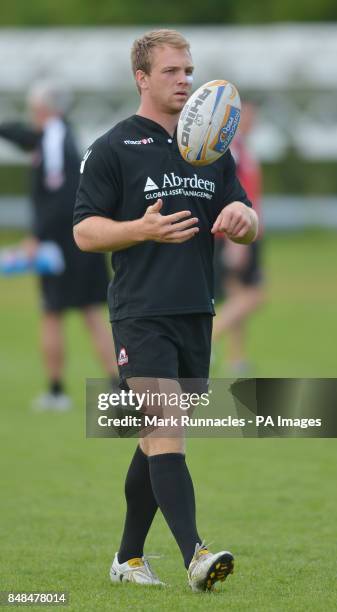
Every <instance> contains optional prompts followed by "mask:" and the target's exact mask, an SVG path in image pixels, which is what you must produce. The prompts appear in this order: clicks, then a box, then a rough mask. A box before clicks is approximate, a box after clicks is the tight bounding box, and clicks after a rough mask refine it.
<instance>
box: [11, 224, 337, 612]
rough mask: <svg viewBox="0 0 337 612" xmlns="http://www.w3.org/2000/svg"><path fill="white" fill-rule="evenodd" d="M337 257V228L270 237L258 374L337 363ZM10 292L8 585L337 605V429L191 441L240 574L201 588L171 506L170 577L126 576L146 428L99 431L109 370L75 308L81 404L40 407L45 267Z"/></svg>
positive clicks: (108, 596) (101, 604)
mask: <svg viewBox="0 0 337 612" xmlns="http://www.w3.org/2000/svg"><path fill="white" fill-rule="evenodd" d="M6 239H8V237H7V238H5V239H4V240H6ZM336 256H337V241H336V237H335V235H334V234H333V233H331V234H330V233H320V232H314V233H308V234H301V235H298V234H294V235H291V236H287V237H285V236H274V237H270V238H269V239H268V241H267V244H266V253H265V259H266V273H267V278H268V303H267V304H266V306H265V308H264V310H261V312H260V313H259V314H258V315H257V316H256V317H255V318H254V320H253V321H252V322H251V324H250V326H249V347H250V357H251V360H252V361H253V362H254V363H255V364H256V369H257V374H258V375H259V376H301V377H302V376H303V377H304V376H320V377H326V376H328V377H329V376H335V375H336V365H335V364H336V349H335V345H336V314H335V313H336V307H337V287H336V283H335V265H336V263H335V262H336V259H337V257H336ZM0 292H1V329H0V335H1V348H0V350H1V399H2V407H1V408H2V418H1V432H0V444H1V510H0V513H1V524H0V530H1V532H0V536H1V538H0V540H1V545H0V556H1V573H0V590H16V591H18V590H19V591H41V590H45V591H57V590H65V591H68V592H69V593H70V602H71V603H70V606H69V607H68V609H69V610H71V611H74V612H77V611H82V610H83V611H85V612H91V611H94V610H98V611H111V610H116V611H117V610H133V611H138V610H139V611H142V612H148V611H153V612H154V611H158V610H168V611H171V610H172V611H173V610H177V611H178V610H179V611H185V610H193V611H195V610H200V611H201V610H216V609H228V610H229V609H231V610H235V611H238V612H239V611H241V610H242V611H243V610H247V611H248V610H249V611H254V612H255V611H256V612H272V611H280V612H285V611H288V610H291V611H294V612H300V611H302V610H303V611H308V610H309V611H310V610H316V609H317V608H320V609H321V610H322V611H324V612H325V611H330V610H335V609H336V553H337V550H336V549H337V545H336V521H335V512H336V503H337V493H336V485H335V482H336V470H335V465H336V441H335V440H329V439H325V440H319V439H312V440H311V439H258V440H255V439H247V438H244V439H190V440H189V441H188V461H189V466H190V469H191V472H192V475H193V478H194V482H195V487H196V497H197V507H198V525H199V531H200V532H201V534H202V535H203V536H204V537H205V538H206V540H207V541H209V542H212V549H214V550H216V549H219V548H222V547H225V548H228V549H229V550H232V551H233V553H234V554H235V557H236V571H235V574H234V575H233V576H231V577H230V578H229V579H228V581H227V582H225V583H224V584H223V585H221V587H220V589H219V592H217V593H214V594H206V595H203V594H202V595H194V594H192V593H190V591H189V590H188V588H187V584H186V574H185V570H184V567H183V564H182V561H181V558H180V554H179V552H178V550H177V546H176V544H175V542H174V541H173V538H172V536H171V534H170V532H169V531H168V528H167V527H166V524H165V523H164V521H163V519H162V517H161V516H159V514H158V516H157V517H156V519H155V522H154V525H153V529H152V531H151V534H150V536H149V538H148V542H147V546H146V552H147V553H149V554H156V555H159V556H160V558H158V559H153V561H152V564H153V567H154V569H155V571H156V572H157V573H158V574H159V576H160V578H161V579H163V580H165V581H166V582H167V583H168V584H169V587H168V588H167V589H165V590H162V589H160V588H159V589H158V588H155V589H146V588H143V589H142V588H141V587H137V586H133V585H132V586H130V585H111V584H110V583H109V579H108V570H109V566H110V563H111V559H112V556H113V554H114V552H115V550H117V548H118V544H119V538H120V533H121V528H122V522H123V513H124V500H123V496H122V490H123V481H124V474H125V471H126V469H127V466H128V463H129V460H130V455H131V453H132V450H133V448H134V446H135V441H132V440H107V439H100V440H92V439H90V440H86V438H85V418H84V416H85V415H84V381H85V377H95V376H101V374H102V373H101V371H100V369H99V367H98V365H97V363H96V361H95V359H94V356H93V354H92V351H91V349H90V345H89V342H88V338H87V336H86V334H85V331H84V329H83V327H82V324H81V321H80V320H79V319H78V318H77V316H76V315H75V314H71V315H69V317H68V318H67V332H68V334H67V337H68V347H69V359H68V369H67V384H68V388H69V391H70V392H71V394H72V396H73V397H74V400H75V405H76V408H75V409H74V410H73V411H72V412H71V413H68V414H40V415H38V414H34V413H32V412H31V411H30V409H29V404H30V400H31V398H32V397H33V396H34V395H35V394H37V393H38V392H39V391H40V390H41V387H42V386H43V383H44V377H43V371H42V369H41V365H40V359H39V355H38V352H37V326H38V312H37V309H36V294H35V288H34V281H33V280H32V279H31V278H28V277H27V278H20V279H15V280H13V279H1V280H0ZM224 352H225V344H224V343H219V344H218V346H216V347H215V362H214V366H213V372H212V373H213V376H221V375H223V373H224V366H223V361H222V354H224ZM45 609H47V610H51V609H52V608H51V607H49V606H48V607H46V608H45Z"/></svg>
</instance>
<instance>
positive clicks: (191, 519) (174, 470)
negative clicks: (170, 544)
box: [149, 453, 201, 568]
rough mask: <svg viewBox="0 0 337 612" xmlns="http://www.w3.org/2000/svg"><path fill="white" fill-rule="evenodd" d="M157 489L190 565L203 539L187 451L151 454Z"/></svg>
mask: <svg viewBox="0 0 337 612" xmlns="http://www.w3.org/2000/svg"><path fill="white" fill-rule="evenodd" d="M149 466H150V477H151V483H152V489H153V493H154V495H155V497H156V500H157V502H158V506H159V508H160V509H161V511H162V513H163V515H164V517H165V519H166V522H167V524H168V526H169V528H170V529H171V531H172V533H173V535H174V537H175V539H176V541H177V544H178V546H179V548H180V550H181V553H182V555H183V557H184V563H185V567H186V568H188V566H189V564H190V561H191V559H192V557H193V554H194V550H195V545H196V543H197V542H199V543H200V542H201V539H200V537H199V535H198V532H197V527H196V521H195V498H194V488H193V483H192V479H191V476H190V473H189V471H188V467H187V465H186V462H185V455H183V454H181V453H165V454H163V455H153V456H152V457H149Z"/></svg>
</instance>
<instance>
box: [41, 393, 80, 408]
mask: <svg viewBox="0 0 337 612" xmlns="http://www.w3.org/2000/svg"><path fill="white" fill-rule="evenodd" d="M72 407H73V404H72V401H71V398H70V397H69V395H66V394H65V393H50V392H47V393H41V395H39V396H38V397H36V398H35V399H34V400H33V402H32V408H33V410H36V411H38V412H45V411H48V410H50V411H55V412H67V411H68V410H70V409H71V408H72Z"/></svg>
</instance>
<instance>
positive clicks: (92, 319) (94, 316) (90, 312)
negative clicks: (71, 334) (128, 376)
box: [82, 306, 119, 379]
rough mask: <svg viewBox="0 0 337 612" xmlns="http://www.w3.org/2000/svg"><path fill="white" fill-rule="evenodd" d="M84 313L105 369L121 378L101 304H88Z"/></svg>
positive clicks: (114, 376) (113, 375)
mask: <svg viewBox="0 0 337 612" xmlns="http://www.w3.org/2000/svg"><path fill="white" fill-rule="evenodd" d="M82 314H83V318H84V321H85V324H86V325H87V327H88V330H89V332H90V335H91V339H92V342H93V345H94V347H95V349H96V352H97V355H98V357H99V359H100V361H101V363H102V365H103V368H104V370H105V371H106V372H107V374H108V375H109V376H110V377H112V378H113V379H119V374H118V369H117V364H116V358H115V354H114V350H113V344H112V341H111V335H110V332H109V329H108V327H107V325H106V322H105V320H104V317H103V315H102V311H101V308H100V307H99V306H86V307H85V308H83V309H82Z"/></svg>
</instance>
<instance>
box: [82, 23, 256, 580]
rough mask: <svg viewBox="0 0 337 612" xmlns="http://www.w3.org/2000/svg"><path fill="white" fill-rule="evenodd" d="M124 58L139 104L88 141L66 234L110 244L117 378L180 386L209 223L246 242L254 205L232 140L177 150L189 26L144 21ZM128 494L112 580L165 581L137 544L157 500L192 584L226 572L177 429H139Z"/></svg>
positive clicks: (202, 371)
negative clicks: (189, 156) (199, 163)
mask: <svg viewBox="0 0 337 612" xmlns="http://www.w3.org/2000/svg"><path fill="white" fill-rule="evenodd" d="M131 59H132V68H133V73H134V77H135V80H136V85H137V88H138V91H139V94H140V106H139V108H138V111H137V113H136V114H135V115H133V116H131V117H129V118H128V119H126V120H124V121H122V122H121V123H119V124H118V125H116V126H115V127H114V128H112V129H111V130H110V131H108V132H107V133H106V134H104V135H103V136H102V137H100V138H99V139H98V140H97V141H96V142H94V144H93V145H92V146H91V147H90V148H89V149H88V151H87V153H86V155H85V158H84V161H83V164H82V170H83V174H82V177H81V181H80V186H79V189H78V193H77V200H76V205H75V213H74V237H75V240H76V242H77V244H78V246H79V248H80V249H82V250H84V251H112V265H113V268H114V270H115V277H114V281H113V283H112V284H111V285H110V288H109V293H108V301H109V308H110V316H111V321H112V322H113V334H114V341H115V348H116V355H117V359H118V364H119V370H120V376H121V379H122V380H123V381H126V382H127V384H128V386H129V388H131V389H137V385H138V384H139V381H142V380H143V379H144V378H145V379H148V380H151V381H153V380H155V381H157V383H158V387H159V388H162V387H163V386H164V387H165V388H168V389H171V390H174V389H176V390H177V391H178V392H179V390H180V387H179V383H178V380H179V378H180V379H181V378H185V379H189V378H190V379H203V380H206V379H207V378H208V372H209V359H210V346H211V333H212V317H213V315H214V306H213V270H212V254H213V235H214V234H215V233H216V232H218V231H222V232H226V235H227V236H228V237H229V239H232V240H235V241H238V242H244V243H248V242H251V241H252V240H254V238H255V236H256V233H257V224H258V223H257V216H256V214H255V212H254V211H252V209H251V208H250V202H249V200H248V198H247V196H246V194H245V192H244V190H243V189H242V187H241V185H240V183H239V181H238V179H237V178H236V175H235V164H234V161H233V158H232V156H231V154H230V152H229V151H228V152H227V153H226V154H225V155H224V156H223V157H222V158H221V159H220V160H218V161H217V162H215V163H214V164H212V165H210V166H205V167H203V168H195V167H193V166H191V165H189V164H188V163H187V162H185V161H184V160H183V159H182V158H181V156H180V154H179V150H178V147H177V141H176V127H177V122H178V119H179V114H180V112H181V110H182V108H183V106H184V104H185V102H186V100H187V99H188V97H189V95H190V92H191V86H192V74H193V63H192V58H191V53H190V47H189V44H188V42H187V41H186V40H185V38H184V37H183V36H182V35H181V34H180V33H178V32H176V31H172V30H158V31H153V32H150V33H148V34H146V35H144V36H143V37H141V38H139V39H138V40H136V41H135V42H134V44H133V47H132V52H131ZM162 433H163V432H162ZM164 433H165V432H164ZM125 494H126V501H127V512H126V518H125V525H124V532H123V536H122V541H121V544H120V547H119V551H118V553H116V555H115V558H114V560H113V563H112V566H111V570H110V577H111V580H112V581H113V582H120V581H124V580H125V581H131V582H135V583H140V584H153V585H155V584H163V583H162V582H161V581H160V580H159V579H158V578H157V577H156V576H155V574H154V573H153V571H152V570H151V568H150V565H149V563H148V561H147V559H146V558H145V557H144V550H143V548H144V542H145V539H146V536H147V534H148V531H149V529H150V527H151V523H152V521H153V518H154V516H155V514H156V511H157V509H158V508H159V509H160V511H161V512H162V513H163V515H164V517H165V520H166V522H167V524H168V526H169V528H170V530H171V532H172V534H173V536H174V537H175V539H176V542H177V544H178V546H179V548H180V550H181V553H182V556H183V559H184V564H185V567H186V569H187V572H188V582H189V585H190V587H191V588H192V590H193V591H206V590H211V589H212V588H213V584H214V583H215V582H216V581H217V580H224V579H225V578H226V576H227V575H228V574H229V573H231V572H232V570H233V555H232V554H231V553H229V552H228V551H220V552H219V553H215V554H214V553H211V552H210V551H209V550H208V549H207V548H206V546H205V545H204V543H203V541H202V539H201V537H200V536H199V533H198V530H197V526H196V511H195V498H194V489H193V483H192V480H191V476H190V473H189V470H188V467H187V464H186V461H185V446H184V439H183V435H182V434H181V435H180V436H175V437H174V436H170V435H169V433H168V435H167V437H165V435H163V437H160V436H159V437H158V436H157V437H156V436H151V435H149V436H145V437H143V438H141V440H140V443H139V445H138V447H137V449H136V452H135V454H134V457H133V458H132V461H131V465H130V467H129V470H128V473H127V476H126V482H125Z"/></svg>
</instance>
